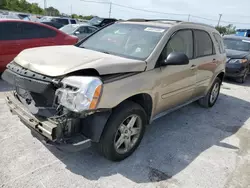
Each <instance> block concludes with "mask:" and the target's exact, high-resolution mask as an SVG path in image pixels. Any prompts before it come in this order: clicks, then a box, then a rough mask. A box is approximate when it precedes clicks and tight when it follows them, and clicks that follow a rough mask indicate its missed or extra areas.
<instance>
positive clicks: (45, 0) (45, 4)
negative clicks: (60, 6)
mask: <svg viewBox="0 0 250 188" xmlns="http://www.w3.org/2000/svg"><path fill="white" fill-rule="evenodd" d="M46 8H47V0H44V14H45V15H47V12H46Z"/></svg>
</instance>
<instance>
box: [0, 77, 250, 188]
mask: <svg viewBox="0 0 250 188" xmlns="http://www.w3.org/2000/svg"><path fill="white" fill-rule="evenodd" d="M8 90H9V87H8V85H6V84H4V83H3V82H2V81H1V80H0V91H2V92H0V187H18V188H21V187H24V188H31V187H32V188H33V187H41V188H45V187H55V188H58V187H60V188H63V187H65V188H69V187H87V188H91V187H93V188H94V187H95V188H98V187H103V188H111V187H114V188H123V187H126V188H128V187H133V188H137V187H138V188H139V187H141V188H150V187H156V188H176V187H183V188H184V187H185V188H189V187H190V188H195V187H199V188H250V118H249V117H250V105H249V104H250V79H249V80H248V81H247V83H246V84H243V85H240V84H237V83H234V82H227V83H224V84H223V87H222V90H221V95H220V97H219V99H218V101H217V104H216V105H215V106H214V107H213V108H212V109H203V108H200V107H199V106H198V105H197V104H196V103H193V104H191V105H189V106H187V107H184V108H182V109H180V110H178V111H176V112H173V113H171V114H169V115H167V116H165V117H163V118H161V119H158V120H156V121H155V122H154V123H153V124H152V125H151V126H149V127H148V129H147V131H146V134H145V136H144V139H143V141H142V143H141V145H140V147H139V148H138V149H137V151H136V152H135V153H134V154H133V155H132V156H131V157H130V158H128V159H126V160H125V161H123V162H120V163H113V162H110V161H108V160H106V159H104V158H102V157H101V156H99V155H98V154H97V152H96V150H95V149H94V148H89V149H87V150H84V151H81V152H77V153H64V152H61V151H59V150H57V149H55V148H50V147H45V146H44V145H43V144H42V143H41V142H40V141H38V140H37V139H36V138H34V137H32V135H31V134H30V130H29V129H28V128H26V127H25V126H24V125H23V124H22V123H21V122H20V121H19V120H18V118H17V117H16V116H13V115H11V114H10V112H9V110H8V108H7V106H6V104H5V102H4V98H3V96H4V92H5V91H8Z"/></svg>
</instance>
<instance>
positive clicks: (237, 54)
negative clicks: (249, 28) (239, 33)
mask: <svg viewBox="0 0 250 188" xmlns="http://www.w3.org/2000/svg"><path fill="white" fill-rule="evenodd" d="M226 53H227V57H228V58H233V59H241V58H244V57H245V56H247V55H248V54H249V52H245V51H238V50H229V49H226Z"/></svg>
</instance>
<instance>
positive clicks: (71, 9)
mask: <svg viewBox="0 0 250 188" xmlns="http://www.w3.org/2000/svg"><path fill="white" fill-rule="evenodd" d="M72 13H73V7H72V4H71V5H70V15H71V16H72Z"/></svg>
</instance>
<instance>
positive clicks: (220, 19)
mask: <svg viewBox="0 0 250 188" xmlns="http://www.w3.org/2000/svg"><path fill="white" fill-rule="evenodd" d="M219 16H220V17H219V20H218V24H217V26H220V20H221V17H222V14H219Z"/></svg>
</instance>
